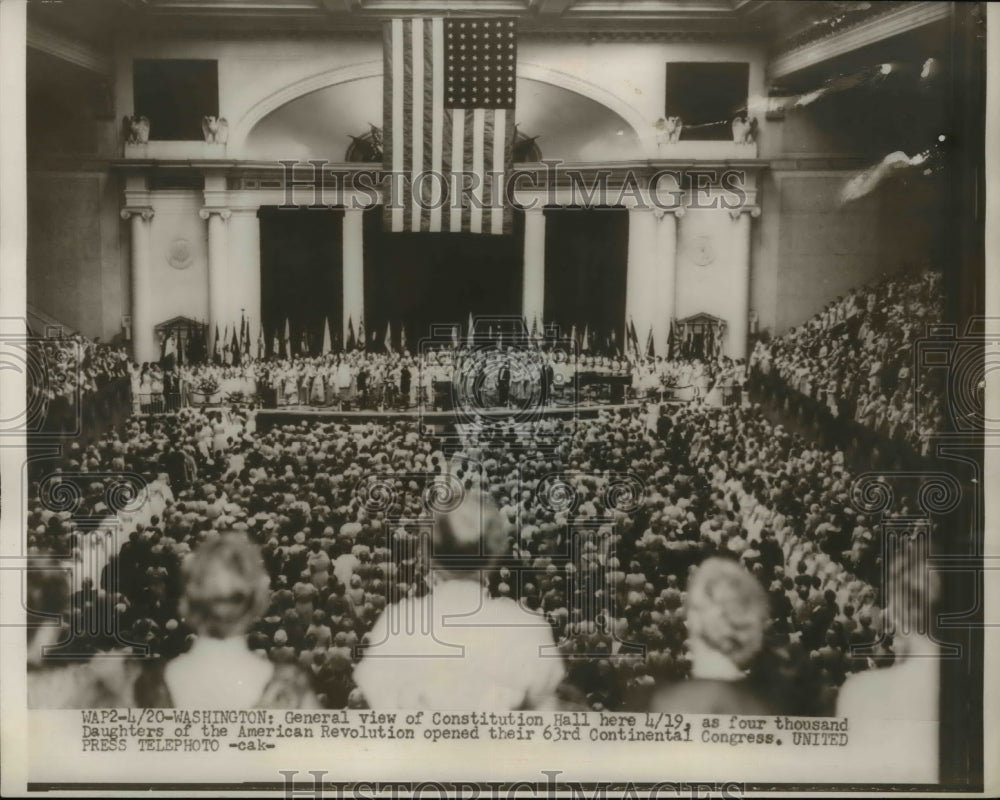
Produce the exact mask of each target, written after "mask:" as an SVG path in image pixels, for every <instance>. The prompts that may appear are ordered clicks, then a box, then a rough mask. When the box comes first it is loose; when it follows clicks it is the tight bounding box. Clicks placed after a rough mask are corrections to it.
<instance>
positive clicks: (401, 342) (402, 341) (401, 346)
mask: <svg viewBox="0 0 1000 800" xmlns="http://www.w3.org/2000/svg"><path fill="white" fill-rule="evenodd" d="M399 349H400V350H402V351H403V352H404V353H407V352H409V351H408V350H407V348H406V325H405V324H404V325H403V330H402V331H400V334H399Z"/></svg>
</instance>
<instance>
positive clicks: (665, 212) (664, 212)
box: [653, 206, 685, 219]
mask: <svg viewBox="0 0 1000 800" xmlns="http://www.w3.org/2000/svg"><path fill="white" fill-rule="evenodd" d="M684 211H685V209H684V206H677V208H660V207H658V206H657V207H656V208H654V209H653V216H654V217H656V218H657V219H663V218H664V217H666V216H671V217H673V218H674V219H680V218H681V217H683V216H684Z"/></svg>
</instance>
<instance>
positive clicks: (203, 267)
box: [150, 191, 208, 325]
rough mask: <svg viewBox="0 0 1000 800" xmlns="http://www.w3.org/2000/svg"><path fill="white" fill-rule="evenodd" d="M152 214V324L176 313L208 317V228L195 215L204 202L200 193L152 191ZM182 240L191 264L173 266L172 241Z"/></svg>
mask: <svg viewBox="0 0 1000 800" xmlns="http://www.w3.org/2000/svg"><path fill="white" fill-rule="evenodd" d="M151 197H152V206H153V210H154V212H155V215H154V217H153V219H152V221H151V222H150V225H151V226H152V228H151V230H150V251H151V252H150V264H151V265H152V270H153V274H152V276H151V285H150V295H151V297H152V300H151V309H152V323H153V325H159V324H160V323H161V322H165V321H167V320H168V319H171V318H172V317H176V316H185V317H191V318H193V319H197V320H207V319H208V228H207V225H206V223H205V221H204V220H202V219H201V217H199V216H198V210H199V209H200V208H201V207H202V206H203V205H204V198H203V195H202V194H201V193H200V192H182V191H169V192H168V191H163V192H154V193H153V194H152V195H151ZM181 239H183V240H186V241H187V242H188V244H189V246H190V252H191V256H192V258H191V263H190V266H188V267H186V268H185V269H175V268H174V267H172V266H171V265H170V263H169V261H168V258H169V255H170V252H171V245H172V243H173V242H174V241H175V240H181Z"/></svg>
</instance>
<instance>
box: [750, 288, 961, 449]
mask: <svg viewBox="0 0 1000 800" xmlns="http://www.w3.org/2000/svg"><path fill="white" fill-rule="evenodd" d="M941 303H942V300H941V273H939V272H923V273H918V274H915V275H908V274H904V275H895V276H891V277H885V278H883V279H882V280H881V281H879V282H878V283H875V284H873V285H870V286H867V287H864V288H862V289H856V290H852V291H851V292H849V293H848V294H847V295H845V296H844V297H839V298H837V299H836V300H834V301H832V302H830V303H828V304H827V305H826V306H825V307H824V309H823V310H822V311H821V312H820V313H819V314H817V315H816V316H814V317H813V318H812V319H810V320H809V321H807V322H806V323H805V324H803V325H801V326H799V327H798V328H793V329H792V330H791V331H789V332H788V333H787V334H786V335H784V336H782V337H779V338H777V339H774V340H773V341H771V342H765V341H758V342H757V343H756V345H755V346H754V350H753V354H752V355H751V358H750V367H751V370H755V371H756V372H758V373H759V374H761V375H764V376H771V377H774V378H778V379H779V380H780V381H782V382H783V383H784V384H785V385H786V386H787V387H788V388H790V389H792V390H794V391H796V392H799V393H801V394H803V395H805V396H807V397H810V398H812V399H813V400H815V401H817V402H818V403H821V404H822V405H823V406H825V407H826V408H827V409H828V410H829V412H830V414H831V415H832V416H833V417H834V418H835V419H841V420H844V419H850V420H854V421H856V422H858V423H860V424H861V425H862V426H864V427H865V428H868V429H870V430H872V431H875V432H878V433H880V434H882V435H883V436H885V437H887V438H889V439H897V440H901V441H905V442H906V443H908V444H909V445H910V446H911V447H912V448H913V449H914V451H915V452H917V453H919V454H921V455H928V453H929V447H930V438H931V436H933V434H934V433H935V432H937V431H940V430H941V426H942V424H943V405H942V404H943V401H944V396H945V394H944V391H943V389H944V387H943V386H941V385H939V373H940V371H923V372H919V373H917V374H914V364H915V361H914V355H915V348H914V344H915V342H916V341H917V340H918V339H920V338H921V337H924V336H926V335H927V332H928V325H931V324H934V323H938V322H940V321H941V314H942V305H941ZM914 382H916V385H914ZM915 398H916V402H915Z"/></svg>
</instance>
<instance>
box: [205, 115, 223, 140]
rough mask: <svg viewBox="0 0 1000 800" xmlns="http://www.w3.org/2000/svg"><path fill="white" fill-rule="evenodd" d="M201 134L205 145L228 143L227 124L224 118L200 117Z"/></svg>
mask: <svg viewBox="0 0 1000 800" xmlns="http://www.w3.org/2000/svg"><path fill="white" fill-rule="evenodd" d="M201 132H202V133H203V134H204V135H205V143H206V144H225V143H226V142H228V141H229V123H228V122H226V118H225V117H211V116H209V117H202V118H201Z"/></svg>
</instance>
